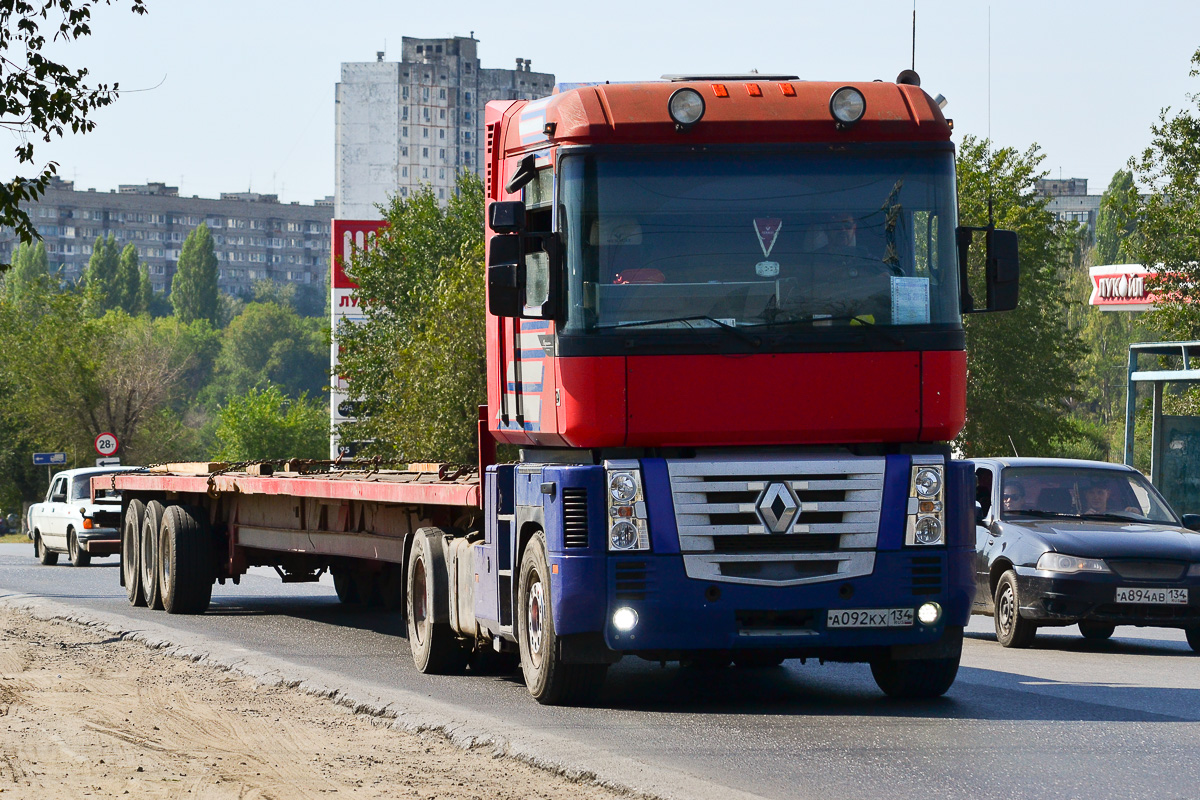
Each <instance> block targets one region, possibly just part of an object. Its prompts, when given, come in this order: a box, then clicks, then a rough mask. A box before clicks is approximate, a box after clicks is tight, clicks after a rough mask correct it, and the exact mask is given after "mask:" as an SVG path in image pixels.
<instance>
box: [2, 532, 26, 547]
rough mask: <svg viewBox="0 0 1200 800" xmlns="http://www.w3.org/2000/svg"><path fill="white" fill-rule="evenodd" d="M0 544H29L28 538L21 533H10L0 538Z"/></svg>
mask: <svg viewBox="0 0 1200 800" xmlns="http://www.w3.org/2000/svg"><path fill="white" fill-rule="evenodd" d="M0 544H30V541H29V537H28V536H26V535H25V534H23V533H10V534H8V535H7V536H0Z"/></svg>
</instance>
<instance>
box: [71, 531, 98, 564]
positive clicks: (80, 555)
mask: <svg viewBox="0 0 1200 800" xmlns="http://www.w3.org/2000/svg"><path fill="white" fill-rule="evenodd" d="M67 558H69V559H70V560H71V566H72V567H86V566H87V565H88V564H91V563H92V554H91V553H89V552H88V551H87V550H84V549H83V548H82V547H80V546H79V537H78V536H77V535H76V534H75V529H74V528H67Z"/></svg>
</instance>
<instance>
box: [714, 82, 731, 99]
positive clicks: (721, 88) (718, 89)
mask: <svg viewBox="0 0 1200 800" xmlns="http://www.w3.org/2000/svg"><path fill="white" fill-rule="evenodd" d="M712 87H713V94H715V95H716V96H717V97H729V90H728V89H726V88H725V84H723V83H714V84H713V85H712Z"/></svg>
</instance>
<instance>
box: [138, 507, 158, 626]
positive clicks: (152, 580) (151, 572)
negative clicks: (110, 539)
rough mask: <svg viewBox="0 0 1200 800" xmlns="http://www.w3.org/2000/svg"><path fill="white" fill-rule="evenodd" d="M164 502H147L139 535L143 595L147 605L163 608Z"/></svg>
mask: <svg viewBox="0 0 1200 800" xmlns="http://www.w3.org/2000/svg"><path fill="white" fill-rule="evenodd" d="M163 513H164V509H163V504H162V503H160V502H158V501H157V500H151V501H150V502H149V503H146V514H145V516H143V517H142V530H141V535H140V536H139V537H138V539H139V542H140V545H141V546H140V548H139V551H138V577H139V578H140V580H141V584H142V597H143V599H144V600H145V603H146V607H147V608H149V609H152V610H155V611H158V610H161V609H162V607H163V604H162V593H161V592H160V591H159V588H158V540H159V535H160V532H161V529H162V519H163Z"/></svg>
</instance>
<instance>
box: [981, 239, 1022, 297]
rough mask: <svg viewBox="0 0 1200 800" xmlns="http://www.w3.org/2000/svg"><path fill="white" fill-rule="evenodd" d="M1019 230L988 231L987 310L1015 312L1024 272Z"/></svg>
mask: <svg viewBox="0 0 1200 800" xmlns="http://www.w3.org/2000/svg"><path fill="white" fill-rule="evenodd" d="M1018 262H1019V257H1018V254H1017V233H1016V231H998V230H990V231H988V232H987V301H988V311H1012V310H1013V309H1014V308H1016V307H1017V297H1018V295H1019V294H1020V288H1021V270H1020V265H1019V263H1018Z"/></svg>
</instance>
